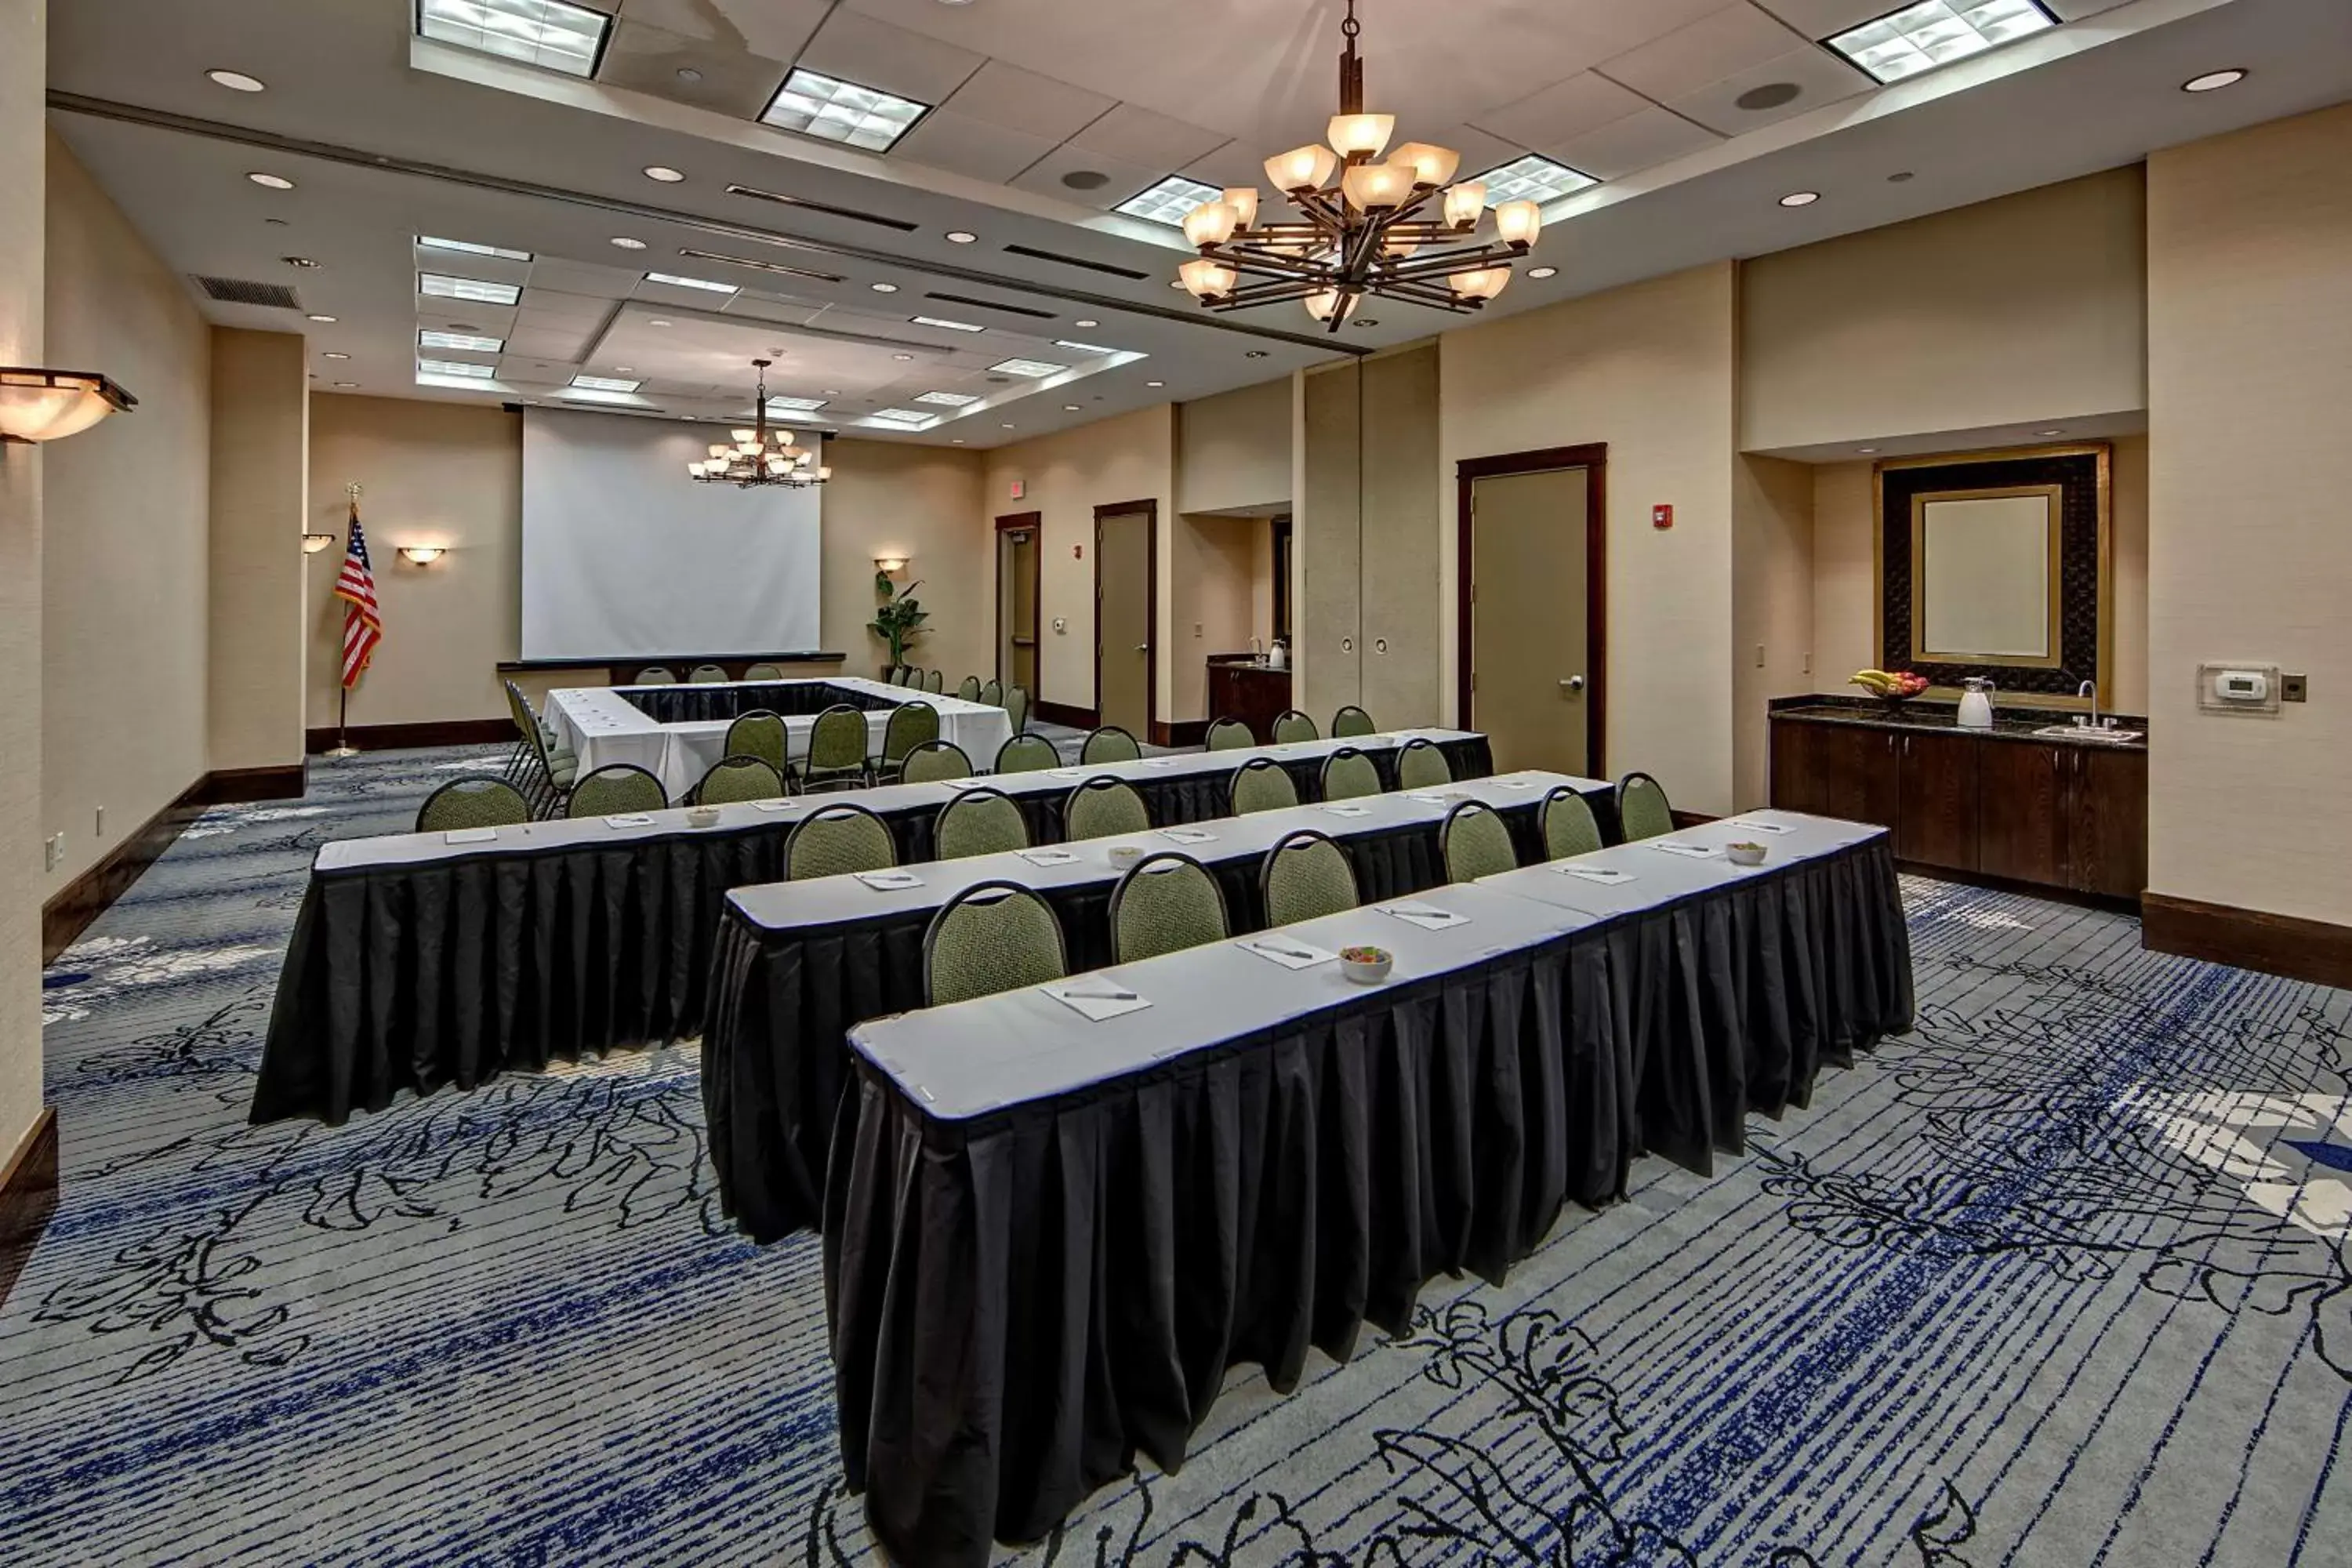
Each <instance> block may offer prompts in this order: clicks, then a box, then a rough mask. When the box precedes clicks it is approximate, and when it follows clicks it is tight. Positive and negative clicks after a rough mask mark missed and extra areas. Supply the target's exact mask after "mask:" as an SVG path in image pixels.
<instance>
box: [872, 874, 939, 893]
mask: <svg viewBox="0 0 2352 1568" xmlns="http://www.w3.org/2000/svg"><path fill="white" fill-rule="evenodd" d="M857 879H858V880H859V881H861V882H863V883H865V884H866V886H867V887H869V888H872V889H875V890H876V891H877V892H883V893H896V892H902V891H904V890H905V889H908V888H919V887H921V886H922V885H923V879H921V878H920V877H918V876H916V875H915V874H914V873H913V872H912V871H860V872H858V873H857Z"/></svg>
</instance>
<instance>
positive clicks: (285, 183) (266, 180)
mask: <svg viewBox="0 0 2352 1568" xmlns="http://www.w3.org/2000/svg"><path fill="white" fill-rule="evenodd" d="M246 178H247V179H248V180H251V181H252V182H253V183H254V184H257V185H259V186H261V187H262V188H263V189H264V190H270V191H290V190H292V189H293V188H294V182H293V181H291V180H289V179H288V178H287V177H286V176H285V175H283V174H247V176H246Z"/></svg>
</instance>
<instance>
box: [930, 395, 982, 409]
mask: <svg viewBox="0 0 2352 1568" xmlns="http://www.w3.org/2000/svg"><path fill="white" fill-rule="evenodd" d="M915 401H916V402H918V403H937V404H940V405H943V406H945V407H949V408H961V407H963V406H964V405H967V404H972V403H978V402H979V401H980V399H979V398H977V397H975V396H973V395H971V393H969V392H926V393H924V394H923V395H921V396H919V397H918V398H916V399H915Z"/></svg>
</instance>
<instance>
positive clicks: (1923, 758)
mask: <svg viewBox="0 0 2352 1568" xmlns="http://www.w3.org/2000/svg"><path fill="white" fill-rule="evenodd" d="M1900 742H1901V743H1900V745H1899V746H1898V747H1897V749H1896V758H1897V763H1898V772H1899V773H1900V776H1901V780H1902V783H1901V786H1900V794H1901V801H1900V804H1899V805H1898V806H1897V807H1896V812H1895V857H1896V858H1898V859H1903V860H1909V861H1912V862H1913V863H1915V864H1916V865H1921V866H1935V867H1938V868H1942V869H1944V870H1948V871H1973V870H1975V869H1976V868H1977V801H1978V793H1977V778H1978V775H1977V753H1978V752H1979V751H1981V750H1982V749H1983V748H1984V747H1986V746H1988V745H1990V744H1993V742H1989V741H1985V740H1981V739H1979V737H1977V736H1974V735H1955V734H1951V733H1948V732H1945V731H1934V730H1923V731H1918V732H1916V733H1914V734H1906V735H1904V736H1902V737H1900Z"/></svg>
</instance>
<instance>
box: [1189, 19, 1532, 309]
mask: <svg viewBox="0 0 2352 1568" xmlns="http://www.w3.org/2000/svg"><path fill="white" fill-rule="evenodd" d="M1362 30H1363V28H1362V25H1361V24H1360V23H1359V22H1358V21H1357V20H1356V0H1348V17H1347V20H1346V21H1344V22H1342V23H1341V24H1340V25H1339V31H1340V32H1341V34H1343V35H1344V36H1345V37H1346V38H1347V40H1348V46H1347V47H1346V48H1345V49H1344V50H1342V51H1341V52H1340V55H1339V113H1338V114H1336V115H1333V116H1332V117H1331V124H1330V128H1329V132H1328V134H1329V137H1330V144H1329V145H1328V146H1326V145H1324V144H1322V143H1320V142H1315V143H1310V144H1309V145H1307V146H1305V147H1299V148H1295V149H1293V150H1292V151H1290V152H1287V153H1281V154H1279V155H1278V156H1276V157H1272V158H1268V159H1267V160H1266V161H1265V175H1266V178H1267V179H1268V180H1269V181H1271V182H1272V183H1273V184H1274V187H1275V189H1276V190H1278V191H1280V192H1281V193H1282V194H1283V195H1285V196H1286V197H1287V198H1288V199H1289V201H1290V204H1291V205H1292V206H1293V207H1295V208H1296V209H1297V215H1296V216H1288V217H1284V218H1280V219H1269V221H1267V222H1265V223H1260V222H1259V221H1258V190H1257V187H1256V186H1255V185H1242V186H1236V187H1234V189H1231V190H1228V191H1225V192H1223V193H1222V194H1221V195H1218V196H1217V198H1216V199H1215V200H1213V201H1208V202H1203V203H1202V204H1201V205H1199V206H1197V207H1194V208H1193V209H1192V212H1191V213H1190V214H1189V215H1188V216H1186V217H1185V219H1184V237H1185V238H1186V239H1188V240H1190V241H1192V243H1193V244H1194V245H1196V246H1198V247H1200V248H1201V258H1200V259H1199V260H1197V261H1188V262H1186V263H1185V264H1184V265H1183V266H1182V267H1181V268H1178V269H1177V270H1178V272H1179V273H1180V275H1181V279H1182V281H1183V284H1184V287H1185V288H1186V289H1190V290H1191V291H1192V297H1193V298H1194V299H1196V300H1200V301H1201V303H1202V305H1204V306H1206V307H1207V308H1208V309H1210V310H1247V309H1248V308H1250V307H1251V306H1253V305H1272V304H1276V303H1279V302H1280V301H1282V300H1298V301H1299V302H1301V303H1302V304H1304V305H1305V306H1306V307H1307V314H1308V315H1311V316H1313V317H1314V318H1315V319H1316V320H1317V321H1328V323H1330V330H1331V331H1334V332H1336V331H1339V327H1340V323H1342V322H1344V321H1346V320H1347V319H1348V318H1349V316H1350V315H1353V314H1354V313H1355V310H1356V306H1357V304H1358V302H1359V301H1360V300H1362V299H1363V297H1364V296H1365V295H1367V294H1373V295H1380V296H1383V297H1386V298H1388V299H1391V300H1406V301H1409V302H1411V303H1412V304H1415V305H1428V306H1431V307H1433V308H1434V309H1437V310H1454V311H1460V312H1465V313H1466V312H1468V311H1473V310H1482V309H1484V308H1485V306H1486V301H1487V300H1492V299H1493V298H1495V296H1496V295H1497V294H1500V293H1501V292H1502V291H1503V286H1504V285H1505V284H1507V283H1508V282H1509V281H1510V280H1511V263H1512V262H1514V261H1516V260H1517V259H1518V258H1520V257H1523V256H1525V255H1527V254H1528V251H1529V250H1531V249H1533V248H1534V247H1535V243H1536V236H1537V235H1538V233H1540V232H1541V231H1542V228H1543V208H1542V207H1541V206H1540V205H1538V204H1537V203H1535V202H1532V201H1515V202H1505V203H1504V204H1503V205H1500V206H1498V207H1496V209H1495V238H1494V239H1492V240H1485V239H1482V238H1481V237H1480V235H1479V221H1480V219H1481V218H1482V217H1483V216H1485V215H1486V184H1484V183H1483V182H1481V181H1478V180H1465V181H1464V182H1462V183H1461V184H1449V183H1448V182H1450V181H1452V180H1453V178H1454V170H1455V168H1456V167H1457V166H1458V165H1459V164H1460V163H1461V162H1462V154H1460V153H1455V152H1453V151H1451V150H1450V149H1448V148H1444V147H1437V146H1433V145H1431V144H1430V143H1428V142H1406V143H1405V144H1404V145H1402V146H1401V147H1399V148H1397V149H1396V150H1395V151H1394V152H1391V153H1389V155H1388V158H1387V161H1386V162H1383V163H1374V162H1373V160H1374V159H1376V158H1378V157H1380V155H1381V150H1382V149H1383V148H1385V147H1387V146H1388V142H1389V137H1390V136H1391V134H1392V133H1393V132H1395V130H1396V116H1394V115H1392V114H1367V113H1365V112H1364V63H1363V61H1362V60H1361V59H1360V58H1358V57H1357V54H1356V36H1357V35H1358V34H1359V33H1360V32H1361V31H1362ZM1244 274H1247V275H1249V276H1250V277H1252V278H1256V279H1265V281H1263V282H1251V283H1244V282H1243V281H1242V278H1243V275H1244Z"/></svg>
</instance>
